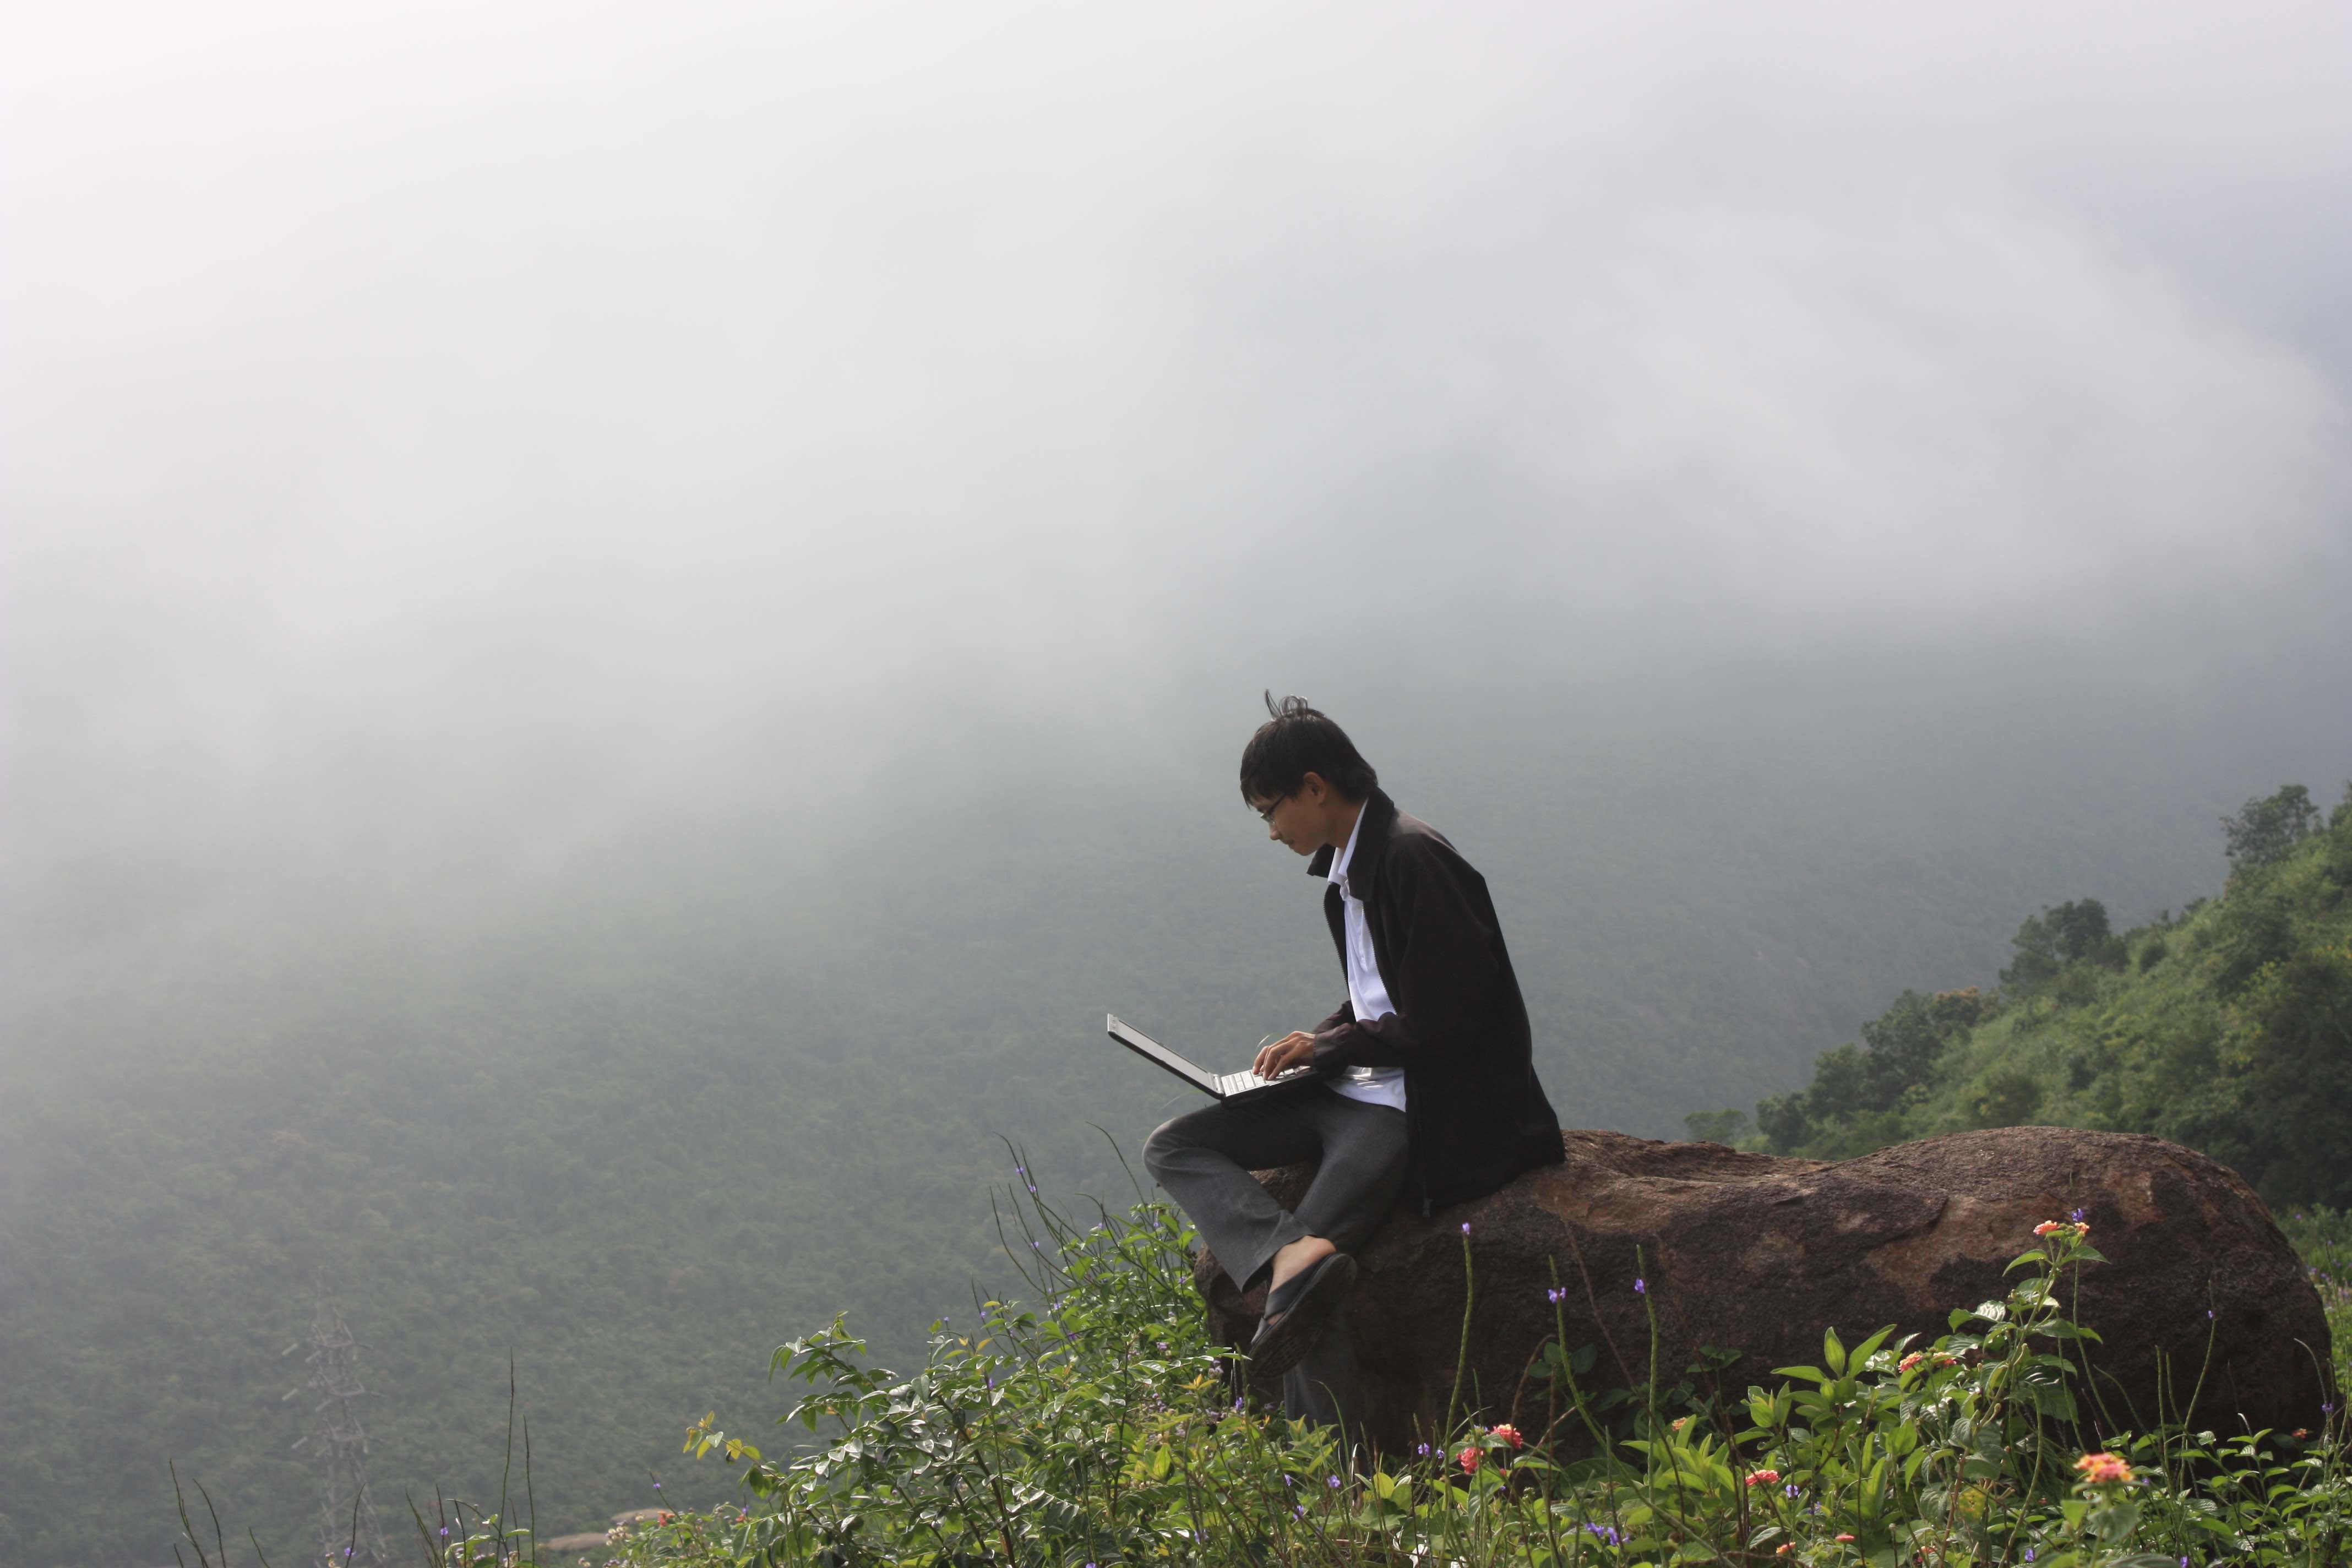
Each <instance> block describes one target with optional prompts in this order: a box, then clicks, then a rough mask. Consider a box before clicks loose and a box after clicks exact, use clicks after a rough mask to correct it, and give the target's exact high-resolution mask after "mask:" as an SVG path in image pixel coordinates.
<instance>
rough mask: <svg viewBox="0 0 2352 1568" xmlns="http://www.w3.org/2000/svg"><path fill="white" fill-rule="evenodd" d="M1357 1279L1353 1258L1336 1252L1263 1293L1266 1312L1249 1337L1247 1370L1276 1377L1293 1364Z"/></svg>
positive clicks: (1310, 1346) (1312, 1343)
mask: <svg viewBox="0 0 2352 1568" xmlns="http://www.w3.org/2000/svg"><path fill="white" fill-rule="evenodd" d="M1355 1282H1356V1260H1355V1259H1354V1258H1350V1257H1349V1256H1348V1255H1347V1254H1346V1253H1344V1252H1335V1253H1332V1254H1331V1255H1330V1256H1329V1257H1328V1258H1321V1259H1318V1261H1316V1262H1314V1263H1311V1264H1309V1265H1308V1266H1307V1267H1306V1268H1302V1269H1300V1270H1299V1271H1298V1272H1297V1274H1294V1275H1292V1276H1291V1277H1290V1278H1289V1279H1286V1280H1284V1281H1283V1282H1282V1283H1281V1284H1280V1285H1278V1286H1276V1288H1275V1289H1271V1290H1269V1291H1267V1292H1266V1295H1265V1316H1264V1317H1263V1318H1261V1319H1259V1320H1258V1325H1257V1337H1256V1338H1255V1339H1253V1340H1251V1341H1250V1347H1249V1358H1250V1370H1251V1371H1253V1372H1262V1373H1267V1374H1268V1375H1270V1376H1275V1377H1279V1376H1281V1375H1282V1374H1283V1373H1286V1372H1288V1371H1289V1370H1290V1369H1291V1368H1292V1367H1294V1366H1297V1364H1298V1363H1299V1362H1300V1361H1301V1360H1303V1359H1304V1358H1305V1357H1306V1354H1307V1352H1308V1351H1311V1350H1313V1349H1314V1348H1315V1342H1316V1341H1317V1340H1318V1339H1321V1338H1322V1337H1323V1330H1324V1328H1325V1327H1326V1326H1327V1325H1328V1323H1329V1322H1330V1321H1331V1314H1332V1313H1333V1312H1335V1311H1337V1310H1339V1303H1340V1302H1341V1301H1343V1300H1346V1299H1347V1295H1348V1288H1349V1286H1350V1285H1353V1284H1354V1283H1355Z"/></svg>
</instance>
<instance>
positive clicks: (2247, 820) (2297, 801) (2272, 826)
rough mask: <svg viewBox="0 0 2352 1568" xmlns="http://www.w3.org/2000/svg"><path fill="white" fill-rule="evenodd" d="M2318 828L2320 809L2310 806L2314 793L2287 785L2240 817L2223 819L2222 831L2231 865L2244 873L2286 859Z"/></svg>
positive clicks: (2245, 809) (2246, 808)
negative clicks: (2227, 845) (2226, 842)
mask: <svg viewBox="0 0 2352 1568" xmlns="http://www.w3.org/2000/svg"><path fill="white" fill-rule="evenodd" d="M2318 826H2319V808H2318V807H2317V806H2315V805H2312V804H2311V792H2310V791H2309V790H2307V789H2305V788H2304V787H2303V786H2302V785H2301V784H2286V785H2284V786H2282V787H2281V788H2280V790H2279V792H2278V793H2277V794H2276V795H2264V796H2262V797H2261V798H2259V799H2255V800H2250V801H2248V802H2246V804H2245V805H2242V806H2241V807H2240V808H2239V809H2238V815H2237V816H2225V817H2223V818H2222V819H2221V831H2222V833H2223V834H2224V835H2225V836H2226V837H2227V838H2228V840H2229V854H2230V865H2231V868H2233V869H2236V870H2242V871H2243V870H2252V869H2253V868H2258V867H2263V866H2271V865H2275V864H2277V863H2278V862H2279V861H2281V860H2284V859H2285V858H2287V856H2288V855H2290V854H2292V853H2293V852H2294V847H2295V846H2296V845H2298V844H2300V843H2302V842H2303V841H2304V840H2305V839H2306V838H2308V837H2311V836H2312V834H2313V833H2314V832H2315V831H2316V830H2317V829H2318Z"/></svg>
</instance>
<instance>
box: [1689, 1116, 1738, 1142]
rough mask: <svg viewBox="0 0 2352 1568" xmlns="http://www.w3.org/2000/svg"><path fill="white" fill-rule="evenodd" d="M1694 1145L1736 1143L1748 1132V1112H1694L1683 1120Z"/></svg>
mask: <svg viewBox="0 0 2352 1568" xmlns="http://www.w3.org/2000/svg"><path fill="white" fill-rule="evenodd" d="M1683 1125H1684V1126H1685V1128H1687V1129H1688V1130H1689V1131H1690V1135H1691V1142H1695V1143H1737V1142H1739V1139H1740V1135H1741V1134H1742V1133H1744V1132H1746V1131H1748V1112H1746V1111H1744V1110H1738V1109H1734V1110H1694V1111H1692V1112H1691V1113H1690V1114H1689V1115H1688V1116H1685V1117H1684V1118H1683Z"/></svg>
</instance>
